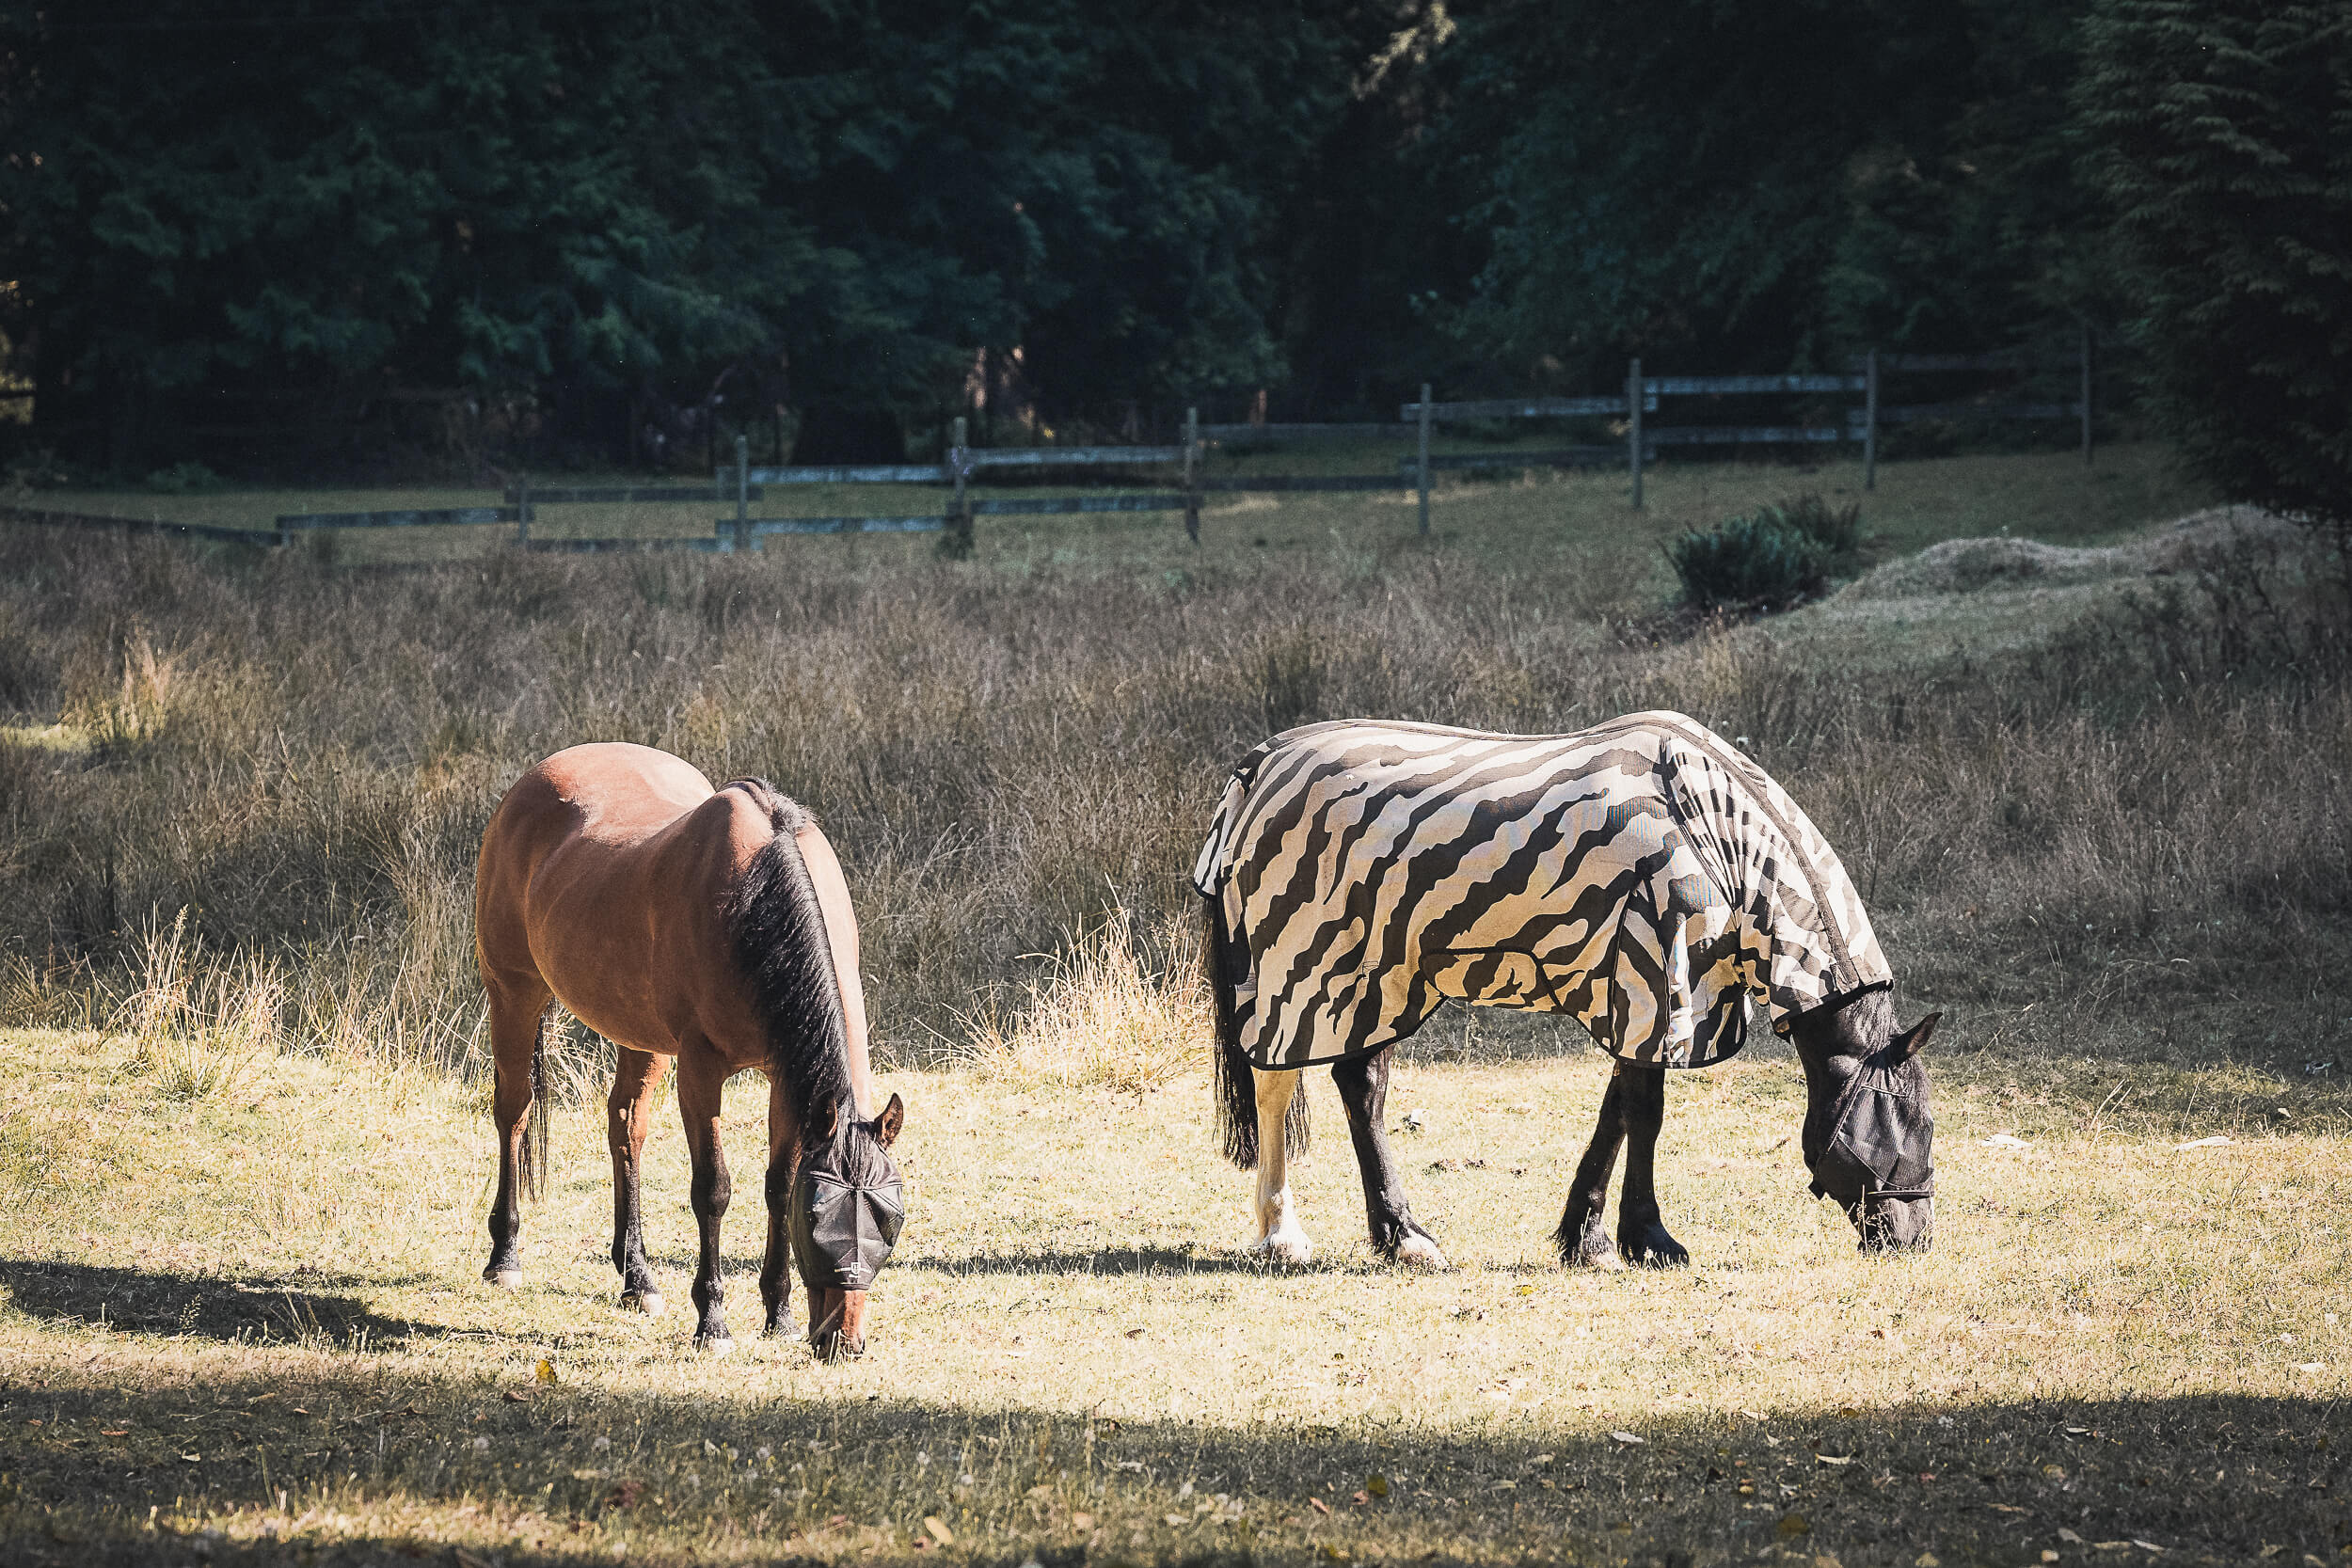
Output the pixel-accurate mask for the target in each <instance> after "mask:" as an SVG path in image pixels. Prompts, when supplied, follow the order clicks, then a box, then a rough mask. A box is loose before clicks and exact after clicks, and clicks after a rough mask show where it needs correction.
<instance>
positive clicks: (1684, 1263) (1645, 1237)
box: [1617, 1221, 1691, 1269]
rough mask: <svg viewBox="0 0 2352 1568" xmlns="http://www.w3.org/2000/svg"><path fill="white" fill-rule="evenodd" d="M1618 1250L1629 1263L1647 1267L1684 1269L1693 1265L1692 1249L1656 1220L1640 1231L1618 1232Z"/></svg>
mask: <svg viewBox="0 0 2352 1568" xmlns="http://www.w3.org/2000/svg"><path fill="white" fill-rule="evenodd" d="M1617 1251H1618V1252H1619V1253H1621V1254H1622V1255H1623V1256H1624V1258H1625V1260H1626V1261H1627V1262H1629V1263H1635V1264H1639V1265H1640V1266H1641V1267H1643V1268H1645V1269H1684V1268H1689V1267H1690V1266H1691V1249H1690V1248H1689V1247H1686V1246H1684V1245H1683V1244H1682V1243H1680V1242H1677V1241H1676V1240H1675V1239H1674V1237H1672V1236H1671V1235H1669V1234H1667V1231H1666V1227H1664V1226H1662V1225H1660V1224H1657V1223H1656V1222H1655V1221H1653V1222H1651V1223H1650V1224H1648V1225H1645V1226H1644V1227H1642V1228H1641V1229H1640V1230H1639V1231H1627V1230H1620V1231H1618V1232H1617Z"/></svg>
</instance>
